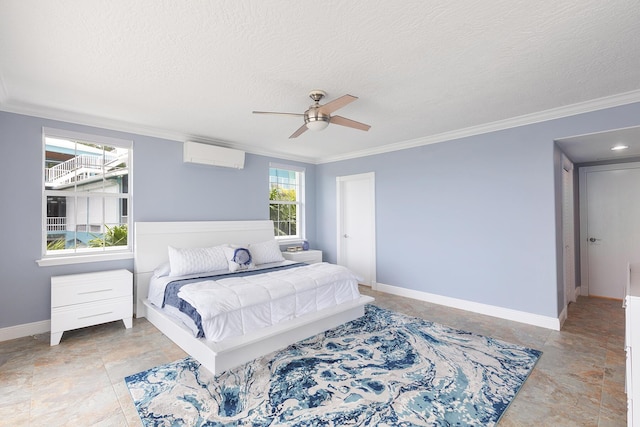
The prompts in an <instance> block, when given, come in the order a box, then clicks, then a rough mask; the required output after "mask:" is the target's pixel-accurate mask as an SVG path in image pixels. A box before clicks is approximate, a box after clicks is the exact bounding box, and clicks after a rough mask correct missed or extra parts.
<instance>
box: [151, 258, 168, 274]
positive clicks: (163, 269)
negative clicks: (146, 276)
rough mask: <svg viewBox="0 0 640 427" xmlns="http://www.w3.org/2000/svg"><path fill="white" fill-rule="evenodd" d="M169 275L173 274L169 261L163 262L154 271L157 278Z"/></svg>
mask: <svg viewBox="0 0 640 427" xmlns="http://www.w3.org/2000/svg"><path fill="white" fill-rule="evenodd" d="M169 273H171V264H169V261H167V262H163V263H162V264H160V265H159V266H157V267H156V269H155V270H153V275H154V276H155V277H164V276H168V275H169Z"/></svg>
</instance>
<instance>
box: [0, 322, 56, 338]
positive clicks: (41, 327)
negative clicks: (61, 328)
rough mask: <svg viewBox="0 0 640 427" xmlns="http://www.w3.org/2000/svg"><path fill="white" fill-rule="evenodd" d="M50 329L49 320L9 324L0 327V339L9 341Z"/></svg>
mask: <svg viewBox="0 0 640 427" xmlns="http://www.w3.org/2000/svg"><path fill="white" fill-rule="evenodd" d="M49 331H51V321H50V320H43V321H41V322H33V323H25V324H23V325H16V326H9V327H8V328H1V329H0V341H9V340H14V339H16V338H22V337H28V336H31V335H38V334H44V333H45V332H49Z"/></svg>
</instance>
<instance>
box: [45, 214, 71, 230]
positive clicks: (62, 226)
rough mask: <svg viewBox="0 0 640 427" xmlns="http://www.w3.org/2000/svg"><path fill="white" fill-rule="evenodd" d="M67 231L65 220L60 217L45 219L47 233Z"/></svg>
mask: <svg viewBox="0 0 640 427" xmlns="http://www.w3.org/2000/svg"><path fill="white" fill-rule="evenodd" d="M66 229H67V218H65V217H62V216H48V217H47V231H65V230H66Z"/></svg>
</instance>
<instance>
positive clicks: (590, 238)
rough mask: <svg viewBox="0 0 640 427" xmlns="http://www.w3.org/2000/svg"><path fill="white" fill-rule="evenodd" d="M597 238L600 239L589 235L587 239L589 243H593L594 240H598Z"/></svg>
mask: <svg viewBox="0 0 640 427" xmlns="http://www.w3.org/2000/svg"><path fill="white" fill-rule="evenodd" d="M598 240H602V239H596V238H595V237H589V241H590V242H591V243H595V242H596V241H598Z"/></svg>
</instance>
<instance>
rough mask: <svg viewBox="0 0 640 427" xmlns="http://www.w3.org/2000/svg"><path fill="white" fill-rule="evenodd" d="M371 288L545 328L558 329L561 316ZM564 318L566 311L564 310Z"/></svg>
mask: <svg viewBox="0 0 640 427" xmlns="http://www.w3.org/2000/svg"><path fill="white" fill-rule="evenodd" d="M373 289H374V290H376V291H380V292H385V293H388V294H392V295H398V296H401V297H407V298H413V299H416V300H419V301H426V302H430V303H433V304H439V305H444V306H447V307H452V308H457V309H460V310H466V311H471V312H473V313H478V314H485V315H487V316H493V317H498V318H500V319H506V320H513V321H514V322H520V323H526V324H529V325H534V326H540V327H542V328H546V329H553V330H554V331H559V330H560V327H561V326H562V325H561V323H562V322H561V318H557V319H556V318H554V317H548V316H541V315H539V314H532V313H527V312H524V311H518V310H512V309H510V308H504V307H497V306H495V305H488V304H482V303H478V302H473V301H466V300H462V299H458V298H451V297H446V296H442V295H436V294H430V293H428V292H422V291H416V290H413V289H406V288H400V287H398V286H391V285H385V284H382V283H376V284H374V286H373ZM565 318H566V312H565Z"/></svg>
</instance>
